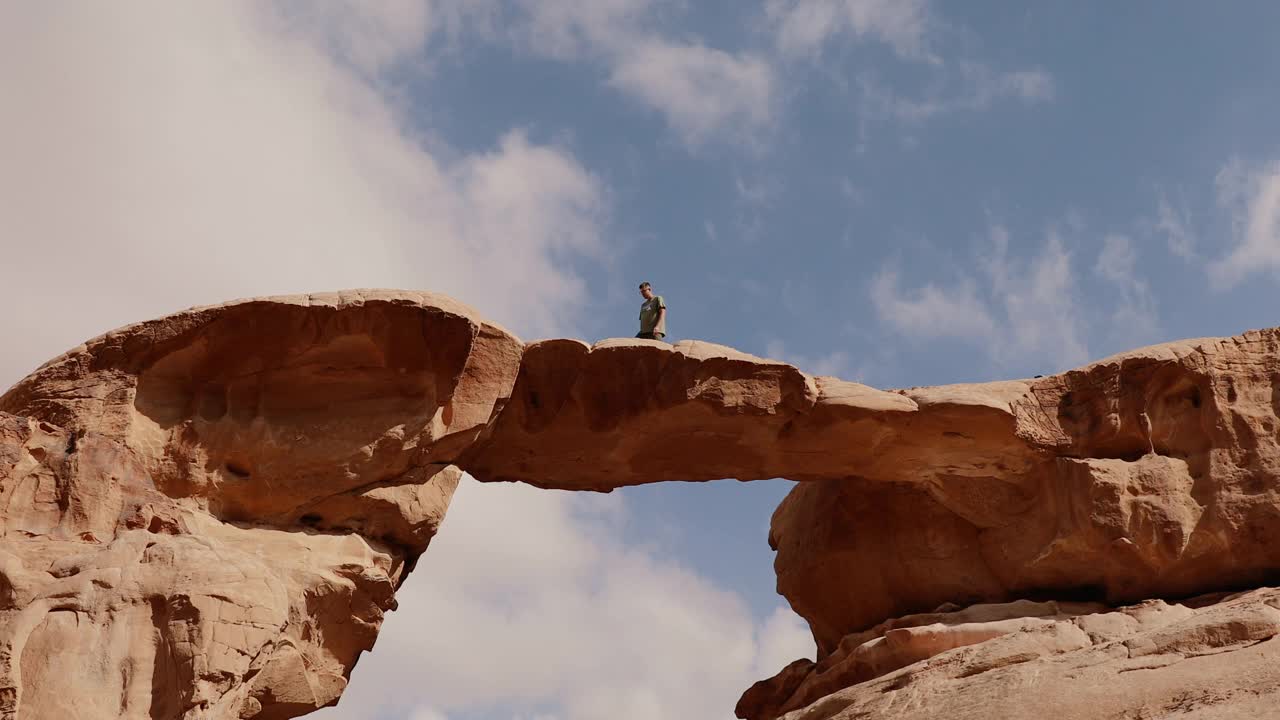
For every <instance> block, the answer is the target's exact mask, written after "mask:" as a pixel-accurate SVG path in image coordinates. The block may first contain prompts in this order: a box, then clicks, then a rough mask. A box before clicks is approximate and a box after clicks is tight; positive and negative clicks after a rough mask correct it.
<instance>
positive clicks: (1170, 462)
mask: <svg viewBox="0 0 1280 720" xmlns="http://www.w3.org/2000/svg"><path fill="white" fill-rule="evenodd" d="M1278 398H1280V331H1276V330H1267V331H1257V332H1250V333H1246V334H1245V335H1243V336H1239V337H1235V338H1227V339H1206V340H1195V341H1184V342H1180V343H1172V344H1168V345H1161V346H1156V347H1151V348H1144V349H1142V350H1136V351H1133V352H1130V353H1126V354H1123V355H1119V356H1115V357H1112V358H1108V359H1106V360H1103V361H1100V362H1097V363H1094V364H1092V365H1089V366H1087V367H1085V368H1081V369H1079V370H1073V371H1069V372H1066V373H1063V374H1061V375H1055V376H1051V377H1045V378H1037V379H1033V380H1019V381H1008V382H998V383H987V384H978V385H952V386H944V387H931V388H912V389H908V390H896V391H881V390H876V389H873V388H870V387H867V386H865V385H860V384H857V383H851V382H846V381H843V380H839V379H836V378H826V377H820V378H814V377H810V376H808V375H805V374H804V373H802V372H800V371H799V370H798V369H796V368H794V367H792V366H790V365H786V364H784V363H779V362H776V361H770V360H764V359H761V358H756V357H752V356H750V355H746V354H743V353H740V352H737V351H735V350H732V349H731V348H726V347H721V346H717V345H711V344H708V343H701V342H682V343H678V344H676V345H667V344H664V343H660V342H654V341H644V340H625V341H620V340H610V341H604V342H601V343H597V344H596V345H594V346H590V345H587V344H585V343H581V342H578V341H573V340H550V341H543V342H538V343H532V344H529V345H527V346H526V345H524V344H522V343H521V342H520V341H519V340H518V339H517V338H515V337H514V336H513V335H511V334H510V333H508V332H506V331H505V330H503V329H502V328H500V327H498V326H496V325H494V324H492V323H489V322H486V321H484V320H483V319H481V318H480V317H479V316H478V315H477V314H476V313H474V312H473V311H471V310H469V309H468V308H466V307H464V306H461V305H459V304H457V303H455V302H453V301H451V300H449V299H447V298H443V297H440V296H433V295H427V294H421V293H405V292H387V291H353V292H349V293H339V294H331V295H313V296H305V297H288V298H269V299H259V300H250V301H243V302H238V303H232V304H228V305H223V306H218V307H212V308H203V309H196V310H191V311H187V312H183V313H178V314H176V315H172V316H169V317H166V318H162V319H160V320H155V321H151V322H146V323H141V324H138V325H132V326H129V327H126V328H122V329H120V330H117V331H115V332H112V333H109V334H107V335H104V336H102V337H100V338H97V339H95V340H91V341H89V342H88V343H86V344H85V345H82V346H81V347H79V348H76V349H74V350H72V351H71V352H69V353H67V354H66V355H64V356H62V357H60V358H58V359H56V360H54V361H52V362H50V363H48V364H46V365H45V366H43V367H42V368H40V369H38V370H37V371H36V372H35V373H33V374H32V375H30V376H29V377H27V378H26V379H24V380H23V381H21V382H20V383H18V384H17V385H16V386H14V387H13V388H12V389H10V390H9V391H8V392H7V393H6V394H5V395H3V396H0V499H2V500H3V504H2V505H0V507H3V512H0V618H3V619H2V620H0V648H2V649H3V651H2V652H0V715H2V716H3V717H4V718H18V719H25V718H43V717H67V718H83V719H86V720H87V719H89V718H107V717H112V718H114V717H130V718H190V719H194V718H223V717H228V718H262V719H273V718H288V717H294V716H297V715H300V714H303V713H306V712H308V711H310V710H313V709H315V708H317V707H321V706H324V705H326V704H331V703H333V702H335V701H336V700H337V698H338V696H339V695H340V694H341V692H342V689H343V688H344V687H345V684H346V678H347V677H348V676H349V673H350V670H351V667H352V666H353V665H354V663H355V661H356V659H357V658H358V656H359V654H360V653H361V652H362V651H364V650H367V649H369V648H370V647H372V645H373V641H374V638H375V637H376V633H377V629H378V626H379V624H380V622H381V618H382V615H383V613H384V612H385V611H387V610H388V609H391V608H393V607H394V603H395V600H394V591H395V589H396V587H398V585H399V583H400V582H401V581H403V579H404V577H405V575H406V574H407V573H408V572H409V571H410V570H411V569H412V567H413V564H414V562H415V560H416V558H417V557H418V556H419V555H420V554H421V553H422V552H423V551H424V550H426V548H427V545H428V543H429V541H430V539H431V537H432V535H433V534H434V533H435V531H436V529H437V527H438V526H439V523H440V521H441V518H442V517H443V515H444V512H445V509H446V507H447V505H448V501H449V497H450V495H451V493H452V490H453V488H454V487H455V486H456V483H457V481H458V477H459V474H460V472H461V471H462V470H466V471H468V472H470V473H471V474H473V475H474V476H475V477H477V478H478V479H480V480H483V481H520V482H527V483H531V484H534V485H538V486H541V487H547V488H563V489H580V490H597V491H608V490H611V489H613V488H616V487H621V486H625V485H634V484H639V483H646V482H657V481H665V480H711V479H718V478H737V479H739V480H753V479H763V478H772V477H787V478H791V479H794V480H798V481H801V482H799V484H797V486H796V487H795V489H794V490H793V491H792V493H791V494H790V495H789V496H788V497H787V498H786V500H785V501H784V502H783V503H782V505H781V506H780V507H779V508H778V510H777V512H776V513H775V515H774V518H773V523H772V529H771V532H770V537H769V541H770V544H771V545H772V546H773V547H774V548H775V549H776V550H777V556H776V562H775V566H776V569H777V573H778V590H779V592H781V593H782V594H783V595H784V596H785V597H786V598H787V599H788V601H789V602H790V603H791V605H792V607H793V608H795V610H796V611H797V612H798V613H799V614H800V615H801V616H803V617H804V618H805V619H806V620H807V621H808V622H809V624H810V627H811V628H812V630H813V634H814V637H815V639H816V640H817V643H818V649H819V655H818V658H817V659H816V662H815V661H797V662H796V663H792V664H791V665H789V666H788V667H787V668H785V669H783V671H782V672H781V673H780V674H779V675H777V676H776V677H774V678H771V679H769V680H765V681H762V682H760V683H757V684H756V686H754V687H753V688H751V689H750V690H749V691H748V692H747V693H746V694H745V695H744V696H743V699H742V701H741V702H740V703H739V706H738V712H739V715H740V716H741V717H745V718H751V720H772V719H773V718H776V717H786V718H788V720H800V719H801V718H803V719H804V720H819V719H825V718H846V717H847V718H853V717H877V716H881V715H882V714H884V715H893V714H895V713H896V714H898V715H902V713H903V712H904V708H910V709H911V714H910V716H911V717H939V718H942V717H948V718H950V717H956V718H968V717H972V718H979V717H1022V716H1029V715H1031V714H1035V715H1040V714H1043V712H1046V711H1050V712H1056V713H1058V714H1060V715H1062V716H1064V717H1067V718H1072V717H1081V718H1083V717H1134V718H1137V717H1147V716H1148V715H1143V714H1142V713H1155V714H1154V715H1151V716H1152V717H1155V716H1159V713H1172V712H1183V711H1188V712H1191V713H1192V714H1196V713H1199V716H1202V717H1228V716H1230V715H1222V714H1214V713H1220V712H1227V713H1230V712H1236V711H1240V712H1241V713H1243V714H1241V716H1242V717H1244V716H1248V713H1247V712H1245V710H1247V709H1248V708H1253V707H1262V705H1260V704H1258V703H1263V702H1269V701H1270V700H1268V698H1267V696H1268V695H1269V694H1270V690H1268V689H1267V688H1269V687H1272V686H1278V685H1277V683H1278V682H1280V671H1272V670H1270V669H1268V664H1267V663H1266V662H1265V661H1266V659H1267V658H1268V657H1269V655H1270V654H1274V653H1275V652H1276V650H1275V647H1274V646H1273V645H1272V643H1271V641H1270V638H1272V637H1273V636H1274V635H1276V633H1277V628H1280V620H1278V618H1280V610H1278V609H1277V608H1280V604H1278V603H1280V595H1277V594H1276V592H1277V591H1271V590H1267V589H1266V588H1265V586H1267V585H1268V584H1274V583H1276V573H1277V571H1278V570H1280V553H1278V552H1277V551H1276V550H1274V549H1273V548H1274V547H1276V538H1277V537H1278V536H1280V497H1278V496H1277V482H1276V477H1277V471H1278V470H1280V468H1278V467H1277V463H1280V451H1278V450H1277V445H1276V431H1277V427H1278V424H1280V419H1278V416H1280V399H1278ZM655 448H661V450H662V451H661V452H653V450H654V449H655ZM726 491H727V490H726ZM1230 591H1241V594H1238V595H1227V594H1225V593H1227V592H1230ZM1206 594H1208V595H1206ZM86 658H93V662H92V663H86V660H85V659H86ZM1130 670H1142V673H1133V672H1128V671H1130ZM72 672H74V674H75V676H76V682H75V683H74V685H71V684H69V683H68V682H67V680H66V678H67V677H69V676H70V674H71V673H72ZM1032 683H1034V695H1035V698H1036V700H1034V701H1033V700H1031V699H1029V697H1028V692H1030V691H1028V690H1027V688H1028V687H1029V686H1030V685H1031V684H1032ZM1271 700H1274V698H1271ZM993 703H997V704H993ZM998 703H1004V704H1003V705H999V704H998ZM1224 703H1225V704H1224ZM1162 708H1163V709H1162ZM1224 708H1225V710H1224ZM1091 713H1092V714H1091ZM1126 713H1128V714H1126Z"/></svg>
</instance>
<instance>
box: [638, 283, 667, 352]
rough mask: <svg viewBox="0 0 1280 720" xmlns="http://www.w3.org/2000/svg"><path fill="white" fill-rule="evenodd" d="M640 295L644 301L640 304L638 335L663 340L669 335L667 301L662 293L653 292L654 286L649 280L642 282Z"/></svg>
mask: <svg viewBox="0 0 1280 720" xmlns="http://www.w3.org/2000/svg"><path fill="white" fill-rule="evenodd" d="M640 296H641V297H643V298H644V302H643V303H641V304H640V332H638V333H636V337H638V338H644V339H647V340H661V339H662V338H664V337H666V336H667V303H666V302H665V301H664V300H663V299H662V296H661V295H654V294H653V287H652V286H651V285H649V283H647V282H642V283H640Z"/></svg>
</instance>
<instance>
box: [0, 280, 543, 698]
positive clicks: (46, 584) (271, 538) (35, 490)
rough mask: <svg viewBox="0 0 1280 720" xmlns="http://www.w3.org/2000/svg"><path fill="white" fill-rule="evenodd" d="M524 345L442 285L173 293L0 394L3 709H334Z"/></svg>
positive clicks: (440, 515)
mask: <svg viewBox="0 0 1280 720" xmlns="http://www.w3.org/2000/svg"><path fill="white" fill-rule="evenodd" d="M520 354H521V345H520V342H519V341H518V340H517V339H516V338H515V337H514V336H512V335H510V334H509V333H507V332H506V331H504V330H502V329H501V328H499V327H497V326H495V325H492V324H490V323H487V322H485V321H483V320H481V319H479V318H478V316H476V315H475V313H473V312H472V311H470V310H468V309H467V308H465V307H463V306H461V305H458V304H457V303H454V302H453V301H451V300H448V299H447V298H442V297H437V296H429V295H421V294H410V293H377V292H356V293H344V294H337V295H313V296H307V297H290V298H274V299H270V300H254V301H246V302H241V303H235V304H231V305H226V306H220V307H214V308H204V309H198V310H193V311H189V312H184V313H179V314H177V315H173V316H170V317H166V318H163V319H160V320H156V321H152V322H147V323H142V324H139V325H133V326H130V327H126V328H123V329H121V330H118V331H115V332H113V333H110V334H108V335H104V336H102V337H100V338H97V339H95V340H91V341H89V342H88V343H86V344H85V345H82V346H81V347H79V348H76V349H74V350H72V351H71V352H69V353H67V354H66V355H64V356H62V357H60V358H58V359H56V360H54V361H52V362H51V363H49V364H47V365H45V366H44V367H42V368H40V369H39V370H37V371H36V372H35V373H33V374H32V375H31V376H29V377H28V378H27V379H25V380H23V381H22V382H21V383H19V384H18V385H17V386H15V387H14V388H12V389H11V390H10V391H9V392H8V393H6V394H5V395H4V396H3V397H2V398H0V411H3V412H0V508H3V512H2V513H0V716H3V717H4V718H6V719H10V718H17V719H19V720H26V719H28V718H30V719H35V718H68V719H77V718H82V719H89V718H117V717H120V718H155V719H159V718H260V719H262V720H273V719H277V718H288V717H294V716H297V715H301V714H304V713H306V712H309V711H311V710H314V709H316V708H318V707H323V706H325V705H328V704H332V703H333V702H335V701H336V700H337V698H338V697H339V695H340V694H341V693H342V690H343V688H344V687H345V686H346V682H347V680H346V679H347V677H348V676H349V674H350V670H351V668H352V666H353V665H354V663H355V661H356V659H357V657H358V656H359V654H360V653H361V652H362V651H364V650H367V649H369V648H370V647H372V646H373V642H374V639H375V638H376V636H377V632H378V628H379V626H380V624H381V621H382V617H383V614H384V613H385V612H386V611H387V610H390V609H392V608H394V607H395V589H396V587H397V586H398V585H399V583H400V582H401V581H402V580H403V579H404V576H405V574H406V573H407V572H408V571H409V569H410V568H411V567H412V565H413V563H414V561H415V560H416V558H417V557H418V555H419V554H420V553H421V552H422V551H423V550H425V549H426V547H427V544H428V543H429V542H430V540H431V537H432V536H433V535H434V534H435V532H436V529H437V528H438V526H439V524H440V521H441V519H442V518H443V517H444V513H445V509H446V507H447V506H448V502H449V498H450V496H451V495H452V493H453V490H454V488H455V487H456V486H457V483H458V479H459V476H460V471H459V470H458V469H457V468H456V467H455V466H453V465H451V464H449V462H448V459H449V458H452V457H453V455H454V454H455V452H456V450H457V449H458V448H461V447H465V446H467V445H468V444H469V443H470V442H471V441H472V439H473V438H474V437H475V435H476V434H477V433H478V432H479V431H480V430H481V429H483V428H484V427H485V426H486V424H487V423H488V421H489V419H490V416H491V415H492V414H493V412H494V410H495V408H496V407H497V406H498V405H499V403H500V401H501V400H502V399H504V398H505V397H506V396H507V395H508V394H509V391H510V387H511V384H512V383H513V382H514V380H515V375H516V371H517V368H518V366H519V361H520Z"/></svg>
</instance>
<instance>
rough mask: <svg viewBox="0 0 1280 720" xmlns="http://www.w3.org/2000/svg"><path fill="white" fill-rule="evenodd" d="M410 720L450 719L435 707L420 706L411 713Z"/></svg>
mask: <svg viewBox="0 0 1280 720" xmlns="http://www.w3.org/2000/svg"><path fill="white" fill-rule="evenodd" d="M409 720H449V718H448V717H447V716H446V715H445V714H444V713H442V712H440V711H439V710H436V709H435V708H431V707H418V708H414V709H413V711H411V712H410V713H409Z"/></svg>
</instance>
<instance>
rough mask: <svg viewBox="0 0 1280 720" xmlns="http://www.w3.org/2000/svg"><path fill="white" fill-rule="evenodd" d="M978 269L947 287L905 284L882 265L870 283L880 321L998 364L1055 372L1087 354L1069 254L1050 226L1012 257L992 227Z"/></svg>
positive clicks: (1003, 233)
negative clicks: (969, 349)
mask: <svg viewBox="0 0 1280 720" xmlns="http://www.w3.org/2000/svg"><path fill="white" fill-rule="evenodd" d="M990 241H991V245H990V249H989V252H988V253H987V254H986V255H983V256H980V257H977V258H975V261H976V263H975V264H976V267H977V272H975V273H964V272H961V273H959V274H958V279H957V280H956V281H955V282H954V283H952V284H950V285H937V284H934V283H931V282H929V283H924V284H923V285H920V286H919V287H916V288H908V289H903V288H902V286H901V281H900V280H899V277H898V273H897V271H896V270H894V269H892V267H891V266H888V265H886V266H885V267H884V268H882V269H881V270H880V272H879V273H877V275H876V277H875V279H874V280H873V282H872V287H871V300H872V303H873V304H874V306H875V309H876V314H877V316H878V317H879V318H880V320H881V322H884V323H885V324H886V325H888V326H889V327H890V328H892V329H893V330H895V331H896V332H898V333H899V334H902V335H904V336H906V337H909V338H913V339H917V340H932V339H939V338H951V339H957V340H962V341H967V342H969V343H971V344H974V345H977V346H979V347H981V348H982V349H983V350H984V351H985V352H986V353H987V354H988V355H989V356H990V357H991V358H992V359H994V360H996V361H997V362H1000V363H1002V364H1006V365H1010V364H1020V365H1031V366H1035V367H1036V368H1038V369H1042V370H1046V371H1055V370H1059V369H1064V368H1067V367H1071V366H1073V365H1078V364H1080V363H1083V362H1084V361H1086V360H1087V359H1088V348H1087V346H1086V343H1085V340H1084V335H1085V327H1084V321H1083V318H1082V316H1081V311H1080V308H1079V300H1078V298H1077V291H1076V280H1075V275H1074V272H1073V270H1072V267H1071V254H1070V253H1069V252H1068V251H1067V250H1066V248H1065V247H1064V244H1063V241H1062V238H1061V237H1060V236H1059V234H1058V232H1057V231H1055V230H1050V231H1049V232H1048V233H1047V234H1046V237H1045V241H1044V244H1043V246H1042V247H1041V250H1040V252H1039V253H1038V254H1037V255H1035V256H1034V257H1030V258H1013V257H1010V255H1009V233H1008V231H1007V230H1006V229H1005V228H1004V227H1003V226H1000V225H993V226H992V227H991V234H990ZM983 281H985V282H983Z"/></svg>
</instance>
